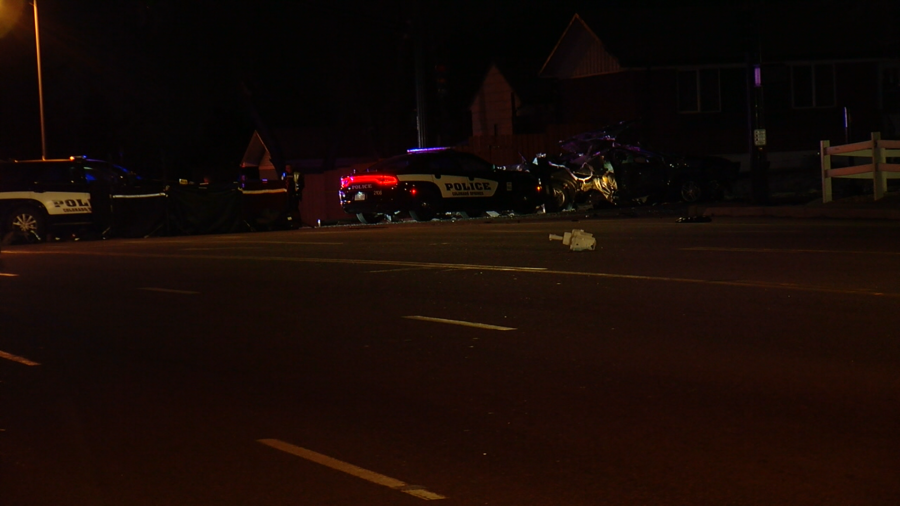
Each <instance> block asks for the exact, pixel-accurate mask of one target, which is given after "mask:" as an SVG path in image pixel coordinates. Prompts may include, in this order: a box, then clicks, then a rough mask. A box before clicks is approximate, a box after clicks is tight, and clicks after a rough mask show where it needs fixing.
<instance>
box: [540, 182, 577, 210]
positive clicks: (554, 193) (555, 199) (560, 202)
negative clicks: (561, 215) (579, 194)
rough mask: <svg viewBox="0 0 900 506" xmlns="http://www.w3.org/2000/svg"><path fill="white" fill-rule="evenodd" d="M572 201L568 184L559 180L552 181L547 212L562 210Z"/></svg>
mask: <svg viewBox="0 0 900 506" xmlns="http://www.w3.org/2000/svg"><path fill="white" fill-rule="evenodd" d="M570 203H571V199H570V197H569V192H568V191H567V189H566V185H565V184H563V183H559V182H553V183H550V196H549V198H548V199H547V203H546V205H545V207H546V209H547V212H551V213H555V212H557V211H562V210H563V209H565V208H566V207H568V206H569V204H570Z"/></svg>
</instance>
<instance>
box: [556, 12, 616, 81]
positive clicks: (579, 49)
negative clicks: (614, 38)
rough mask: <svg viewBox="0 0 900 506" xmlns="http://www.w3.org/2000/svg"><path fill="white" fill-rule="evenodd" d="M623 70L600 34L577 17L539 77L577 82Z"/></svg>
mask: <svg viewBox="0 0 900 506" xmlns="http://www.w3.org/2000/svg"><path fill="white" fill-rule="evenodd" d="M621 70H622V66H621V65H620V64H619V60H618V58H616V57H615V56H614V55H612V54H610V53H609V52H608V51H607V50H606V47H605V45H604V44H603V41H601V40H600V38H599V37H597V34H595V33H594V31H593V30H591V28H590V27H589V26H588V25H587V24H586V23H585V22H584V20H582V19H581V16H579V15H578V14H575V16H573V17H572V20H571V21H570V22H569V26H567V27H566V30H565V32H563V34H562V37H560V38H559V41H558V42H557V43H556V47H554V48H553V51H552V52H551V53H550V56H548V57H547V60H546V61H545V62H544V66H543V67H542V68H541V70H540V73H539V75H540V76H541V77H551V78H558V79H573V78H577V77H588V76H593V75H599V74H611V73H615V72H619V71H621Z"/></svg>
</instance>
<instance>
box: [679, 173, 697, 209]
mask: <svg viewBox="0 0 900 506" xmlns="http://www.w3.org/2000/svg"><path fill="white" fill-rule="evenodd" d="M678 196H679V197H680V198H681V201H682V202H685V203H687V204H695V203H697V202H700V200H701V199H702V198H703V187H702V186H700V184H699V183H697V181H695V180H693V179H685V180H683V181H682V182H681V183H680V184H679V185H678Z"/></svg>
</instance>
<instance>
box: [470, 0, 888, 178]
mask: <svg viewBox="0 0 900 506" xmlns="http://www.w3.org/2000/svg"><path fill="white" fill-rule="evenodd" d="M707 4H708V3H707ZM843 4H845V3H844V2H825V3H822V2H819V3H813V2H810V1H805V0H794V1H788V2H778V3H775V2H772V3H761V2H760V3H759V4H758V5H754V4H751V3H747V2H744V3H737V4H734V5H729V4H724V3H723V4H722V5H720V6H710V5H705V4H702V3H698V2H695V3H693V4H690V3H689V4H686V5H678V6H677V7H668V8H654V9H625V8H621V9H603V10H602V11H597V12H586V13H584V14H575V15H574V16H573V17H572V18H571V21H570V22H569V24H568V26H567V27H566V28H565V30H564V31H563V33H562V34H561V35H560V37H559V39H558V41H557V43H556V45H555V47H553V48H552V50H550V51H549V55H548V57H547V58H546V61H545V62H544V64H543V67H542V68H541V69H540V70H539V71H538V73H537V76H536V77H538V78H541V79H545V80H548V81H550V82H552V83H554V93H553V101H552V105H551V106H550V108H551V109H552V111H553V115H552V117H551V118H549V120H548V121H547V123H546V125H545V129H546V131H547V132H548V134H547V135H548V139H547V141H545V143H544V144H545V145H547V144H549V140H550V137H552V136H553V135H558V134H559V133H561V132H568V131H571V130H572V129H571V128H565V126H567V125H569V126H573V125H578V126H585V127H587V128H599V127H602V126H605V125H609V124H612V123H615V122H618V121H620V120H625V119H640V120H641V123H642V129H641V135H642V137H641V139H639V140H640V141H641V142H644V143H646V144H648V145H651V146H653V147H655V148H657V149H661V150H670V151H681V152H695V153H706V154H719V155H726V156H728V157H729V158H732V159H737V160H742V162H748V161H749V159H750V153H751V152H753V151H754V150H760V149H765V150H766V151H767V153H768V161H769V162H771V166H772V167H779V166H781V167H795V166H803V165H808V164H812V163H816V162H817V158H816V156H815V153H816V151H817V149H818V142H819V140H822V139H830V140H832V141H833V142H845V141H851V142H852V141H855V140H864V139H867V138H868V137H869V134H870V132H873V131H881V132H882V135H883V136H884V137H885V138H896V137H898V135H900V32H898V31H897V30H896V29H895V27H896V26H897V22H898V20H900V18H898V13H900V6H898V5H897V4H896V2H889V1H884V0H868V1H862V2H858V3H856V4H854V6H853V8H848V7H841V6H842V5H843ZM748 6H749V7H748ZM497 74H498V72H494V71H493V70H492V71H491V72H489V73H488V74H487V76H486V78H485V81H484V83H483V85H482V90H481V91H479V96H482V95H484V96H485V97H487V96H489V95H490V94H489V91H491V90H494V91H493V93H494V94H495V95H496V96H497V97H500V96H501V94H500V93H498V92H497V91H496V90H499V89H502V87H503V80H501V79H499V77H498V75H497ZM501 76H502V73H501ZM507 84H508V85H509V86H510V90H509V93H510V96H511V97H515V96H516V91H517V90H516V89H515V83H512V82H509V81H507ZM484 106H491V107H494V109H493V110H484V109H483V107H484ZM521 107H522V102H520V101H516V100H512V99H510V100H509V101H508V102H506V103H503V101H502V100H499V99H498V100H485V101H484V102H483V103H479V102H478V99H476V102H473V106H472V108H471V111H472V119H473V127H472V129H473V138H472V139H471V140H470V145H484V140H485V138H489V139H491V142H492V144H491V145H493V146H498V147H495V148H494V149H501V148H500V147H499V146H502V145H507V146H508V150H510V151H515V150H516V146H515V145H521V144H522V143H523V142H524V143H526V144H527V143H531V144H533V143H534V140H533V139H530V138H529V136H528V135H524V136H523V135H513V136H511V137H508V138H503V139H501V138H500V137H498V136H502V133H503V132H506V131H508V130H509V129H508V128H506V129H504V128H505V127H504V126H503V125H505V123H504V120H503V119H502V118H504V117H505V118H507V119H508V121H507V123H511V122H512V121H513V120H514V118H515V117H516V115H517V114H518V110H519V108H521ZM510 116H511V118H510ZM486 119H488V120H489V121H488V123H489V124H490V123H491V122H493V123H494V124H497V125H500V126H499V127H497V129H496V131H490V129H488V131H485V128H484V126H483V124H484V123H485V120H486ZM477 122H481V123H482V124H480V125H478V124H476V123H477ZM514 130H515V128H513V131H514ZM551 131H552V133H550V132H551ZM513 133H514V134H516V132H515V131H514V132H513ZM754 133H756V136H754ZM486 136H487V137H486ZM479 137H480V138H479ZM520 137H522V138H521V139H520ZM560 138H561V137H557V140H559V139H560ZM763 142H764V144H763ZM748 165H749V164H748V163H744V170H748V168H749V167H748Z"/></svg>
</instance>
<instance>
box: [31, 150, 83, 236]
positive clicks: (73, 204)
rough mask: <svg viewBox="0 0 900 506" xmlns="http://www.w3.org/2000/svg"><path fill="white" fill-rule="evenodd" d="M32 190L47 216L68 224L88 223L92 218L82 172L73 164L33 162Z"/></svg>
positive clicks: (66, 162) (65, 162)
mask: <svg viewBox="0 0 900 506" xmlns="http://www.w3.org/2000/svg"><path fill="white" fill-rule="evenodd" d="M33 170H34V174H33V175H34V179H33V181H34V184H33V187H32V188H33V190H34V192H35V194H36V195H38V196H39V197H38V198H39V199H40V200H41V202H43V204H44V207H45V208H46V209H47V214H49V215H50V216H53V217H57V218H59V219H60V221H64V222H68V223H76V222H77V223H82V222H84V223H87V222H89V221H90V218H91V196H90V194H89V193H88V189H87V186H86V185H85V181H84V171H82V170H81V167H79V166H78V165H77V164H75V163H71V162H68V161H62V162H56V161H52V162H47V163H41V162H35V163H34V169H33Z"/></svg>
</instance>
